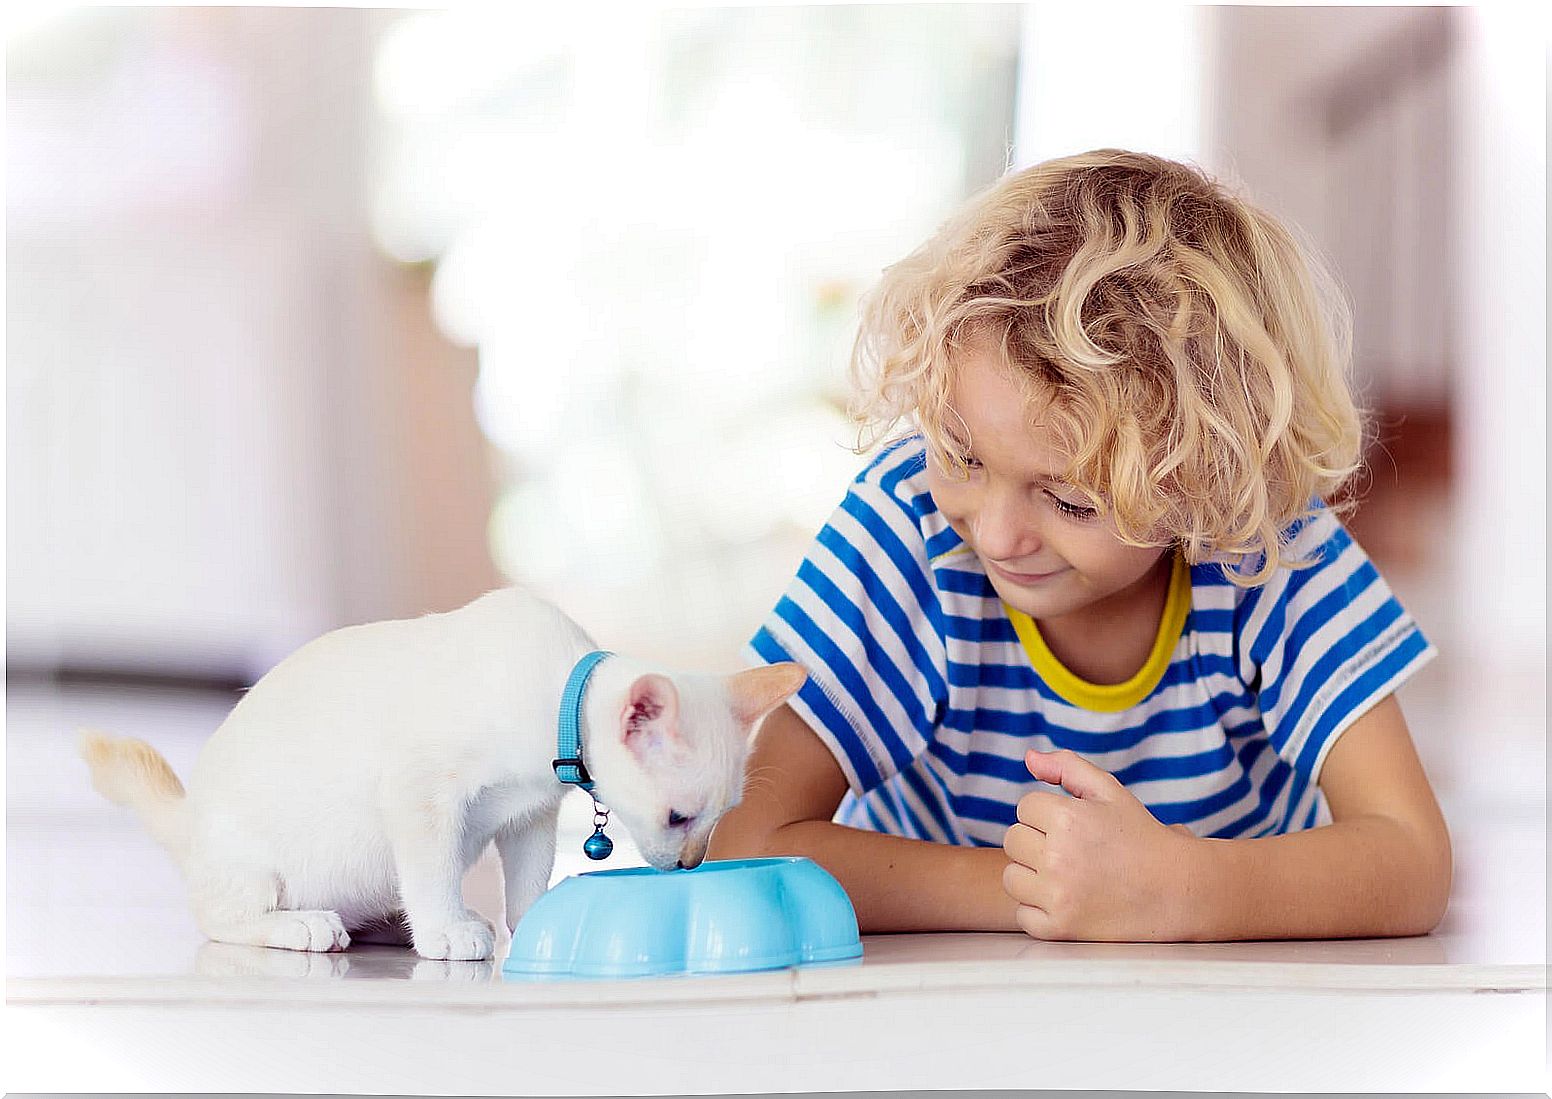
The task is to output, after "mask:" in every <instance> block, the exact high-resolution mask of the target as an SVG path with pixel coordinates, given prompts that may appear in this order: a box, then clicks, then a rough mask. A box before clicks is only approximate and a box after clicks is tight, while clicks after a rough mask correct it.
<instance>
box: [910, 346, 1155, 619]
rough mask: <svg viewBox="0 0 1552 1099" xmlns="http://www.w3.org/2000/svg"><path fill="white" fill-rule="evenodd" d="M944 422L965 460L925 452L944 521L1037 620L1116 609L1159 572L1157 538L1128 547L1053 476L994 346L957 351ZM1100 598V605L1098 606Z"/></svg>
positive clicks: (1053, 463)
mask: <svg viewBox="0 0 1552 1099" xmlns="http://www.w3.org/2000/svg"><path fill="white" fill-rule="evenodd" d="M954 365H955V379H954V386H953V390H952V393H951V395H950V402H951V404H952V406H953V409H954V411H955V412H957V413H958V415H959V418H960V419H961V420H963V421H964V426H965V429H966V430H968V432H969V436H968V438H967V437H965V436H964V434H963V433H962V432H961V431H960V430H959V428H958V425H957V423H955V422H954V421H952V420H951V421H950V423H949V424H948V425H946V426H947V428H948V429H949V431H950V433H951V434H954V435H957V436H958V437H959V442H961V443H965V444H968V445H966V446H965V447H964V449H963V450H962V451H961V453H963V454H964V455H966V456H967V457H968V458H970V459H972V461H971V462H970V476H969V479H968V480H960V479H958V477H957V475H956V474H954V473H952V472H950V471H947V470H943V469H941V468H939V467H938V464H937V463H936V462H934V461H931V460H929V461H928V463H927V478H928V480H927V484H928V488H929V489H930V490H931V492H932V497H933V499H934V500H935V501H936V502H937V505H938V509H939V510H940V511H941V512H942V513H943V515H944V517H945V518H946V519H947V520H948V522H949V524H950V525H951V526H952V527H953V528H954V530H955V531H956V532H957V533H958V534H959V536H960V537H961V538H963V539H964V540H965V542H966V543H968V544H969V546H970V547H971V548H972V549H973V550H974V551H975V553H976V555H977V556H978V557H980V559H981V562H982V564H983V565H984V566H985V568H986V575H987V577H988V578H989V579H990V580H991V582H992V587H993V588H994V589H996V592H997V594H998V596H1000V597H1001V599H1002V600H1003V602H1005V603H1007V604H1008V605H1009V606H1011V607H1013V608H1015V609H1017V610H1021V611H1023V612H1024V613H1025V614H1028V615H1029V616H1030V617H1032V618H1035V619H1037V620H1038V619H1043V618H1059V617H1061V616H1063V615H1067V614H1071V613H1073V612H1074V611H1080V610H1086V609H1091V608H1092V609H1096V610H1107V609H1110V608H1112V607H1113V608H1114V609H1116V610H1120V609H1122V608H1123V607H1124V605H1125V604H1126V602H1127V600H1128V598H1129V597H1131V596H1133V595H1136V594H1138V593H1139V592H1140V591H1143V590H1146V589H1147V588H1148V587H1149V586H1150V585H1151V584H1152V583H1155V582H1156V581H1157V580H1158V578H1159V575H1160V573H1158V572H1156V571H1155V566H1157V565H1159V563H1160V561H1161V560H1162V559H1163V557H1164V553H1165V550H1164V548H1163V547H1138V546H1129V545H1127V544H1126V543H1124V542H1122V541H1121V540H1120V539H1119V537H1117V535H1116V532H1115V527H1114V525H1113V524H1112V522H1111V521H1110V520H1109V519H1104V518H1100V517H1099V516H1098V514H1097V513H1096V512H1095V511H1094V510H1093V508H1092V507H1090V506H1089V502H1088V500H1087V499H1086V498H1085V496H1084V495H1083V494H1082V493H1081V492H1079V491H1077V490H1075V489H1074V488H1072V487H1071V486H1070V485H1067V484H1065V483H1064V482H1062V481H1061V480H1060V472H1061V470H1062V469H1064V468H1065V466H1066V460H1065V459H1066V455H1065V454H1064V453H1063V452H1061V451H1060V450H1059V449H1057V447H1056V444H1055V442H1054V440H1053V438H1052V436H1051V433H1050V431H1049V430H1048V429H1047V428H1045V427H1043V426H1042V424H1041V423H1040V422H1039V420H1038V419H1037V420H1036V422H1035V423H1034V424H1033V425H1031V423H1030V421H1029V415H1028V411H1027V405H1026V403H1025V397H1024V393H1023V391H1022V390H1021V389H1020V388H1019V387H1018V386H1017V385H1016V384H1015V383H1014V382H1013V380H1012V379H1011V378H1010V377H1008V376H1007V374H1006V373H1005V370H1006V367H1004V366H1003V362H1002V358H1001V356H1000V354H999V353H998V352H997V351H996V350H995V349H993V348H989V347H986V346H984V345H982V344H979V343H977V344H975V345H972V346H971V347H970V348H967V349H966V350H965V351H963V352H961V354H960V355H959V356H958V357H957V358H956V360H955V364H954ZM1102 604H1104V605H1105V606H1101V605H1102Z"/></svg>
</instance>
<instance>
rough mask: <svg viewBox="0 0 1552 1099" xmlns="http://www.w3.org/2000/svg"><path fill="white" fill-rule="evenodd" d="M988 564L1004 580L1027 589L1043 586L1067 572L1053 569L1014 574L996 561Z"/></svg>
mask: <svg viewBox="0 0 1552 1099" xmlns="http://www.w3.org/2000/svg"><path fill="white" fill-rule="evenodd" d="M987 564H988V565H990V566H991V568H992V570H993V571H994V572H996V573H997V575H998V576H1001V577H1002V578H1003V579H1004V580H1008V581H1010V582H1012V583H1014V584H1021V585H1024V586H1026V587H1028V586H1032V585H1035V584H1043V583H1045V582H1046V581H1047V580H1049V579H1051V578H1052V577H1053V576H1059V575H1060V574H1061V573H1063V572H1065V571H1066V570H1065V569H1053V570H1052V571H1051V572H1014V571H1013V570H1011V569H1005V568H1003V567H1002V566H1001V565H999V564H997V563H996V562H995V561H988V562H987Z"/></svg>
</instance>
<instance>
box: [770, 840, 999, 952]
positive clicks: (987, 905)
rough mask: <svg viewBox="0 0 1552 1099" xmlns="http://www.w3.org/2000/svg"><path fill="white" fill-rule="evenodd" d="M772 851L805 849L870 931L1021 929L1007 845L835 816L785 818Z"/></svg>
mask: <svg viewBox="0 0 1552 1099" xmlns="http://www.w3.org/2000/svg"><path fill="white" fill-rule="evenodd" d="M764 847H765V853H766V854H767V855H802V856H806V857H807V858H811V859H813V860H814V861H815V862H817V863H818V864H819V865H820V866H823V867H824V868H825V869H826V870H828V871H829V872H830V873H831V874H832V875H834V877H835V879H836V880H837V881H839V882H840V883H841V886H842V887H843V888H844V889H845V890H846V893H847V896H849V897H850V898H851V903H852V907H853V908H855V909H856V910H857V924H858V926H859V928H860V929H861V930H862V932H863V933H864V934H879V933H883V932H890V931H1017V930H1019V926H1018V924H1017V922H1015V920H1014V918H1013V913H1014V910H1015V908H1016V907H1017V906H1016V905H1015V904H1014V902H1013V900H1012V899H1011V898H1010V897H1009V896H1008V894H1007V893H1006V892H1005V891H1004V890H1003V887H1002V872H1003V868H1004V867H1005V866H1006V865H1007V863H1008V858H1007V855H1005V854H1004V853H1003V850H1002V848H1000V847H953V846H949V845H947V844H941V843H928V842H926V841H923V840H913V839H903V838H901V837H899V836H886V835H882V834H880V833H877V832H867V831H863V830H861V829H857V828H849V827H847V826H846V825H843V824H832V823H830V822H829V821H816V820H805V821H797V822H795V823H793V824H787V825H784V826H782V827H780V828H778V829H776V830H775V831H774V832H773V833H771V835H770V837H769V838H768V839H767V840H766V842H765V844H764Z"/></svg>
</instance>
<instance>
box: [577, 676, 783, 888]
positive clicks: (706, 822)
mask: <svg viewBox="0 0 1552 1099" xmlns="http://www.w3.org/2000/svg"><path fill="white" fill-rule="evenodd" d="M608 663H609V664H610V665H614V666H613V667H607V674H606V668H605V667H601V668H600V669H599V671H598V673H596V674H595V682H594V684H593V685H592V686H590V687H589V689H588V701H587V727H586V731H585V733H584V743H583V754H584V757H585V759H586V762H587V767H588V770H589V771H590V772H591V773H592V777H593V780H594V782H595V784H596V791H597V794H598V799H599V800H600V801H602V802H603V803H604V804H605V805H606V806H608V808H609V811H610V813H611V815H612V817H613V818H614V819H615V820H618V821H619V822H620V823H621V824H623V825H624V826H625V828H626V829H627V830H628V831H629V832H630V834H631V838H632V839H634V840H635V841H636V846H637V848H638V849H640V851H641V854H642V857H643V858H645V859H646V860H647V862H648V863H650V864H651V865H652V866H654V867H656V868H657V869H659V870H672V869H674V868H675V867H684V868H693V867H696V866H699V865H700V863H701V860H702V859H704V858H705V857H706V845H707V843H708V842H710V840H711V830H712V827H713V826H714V825H715V824H716V823H717V821H718V819H719V818H721V816H722V814H724V813H726V812H727V811H728V810H729V809H731V808H732V807H733V806H735V805H737V804H738V802H739V799H740V798H741V797H742V796H743V791H744V761H745V760H746V759H747V758H748V754H749V734H750V732H751V731H752V730H753V729H754V727H755V726H756V725H757V724H759V722H760V720H761V719H762V718H763V717H765V716H766V715H767V714H769V713H770V712H771V711H772V710H774V709H776V707H778V706H780V705H781V704H782V703H783V702H785V701H787V699H789V698H790V697H792V695H793V693H794V692H796V691H797V689H798V688H799V687H801V686H802V685H803V681H804V680H805V679H806V678H807V675H808V673H806V672H805V671H804V670H803V669H802V668H801V667H800V666H799V665H797V664H791V663H784V664H771V665H768V666H766V667H763V668H752V669H750V670H748V671H744V672H738V673H737V674H735V675H730V676H713V675H671V674H669V673H666V672H658V671H648V670H646V669H645V668H644V667H642V666H639V665H635V663H634V662H632V661H629V660H627V659H625V658H620V657H616V658H613V659H611V660H610V661H609V662H608Z"/></svg>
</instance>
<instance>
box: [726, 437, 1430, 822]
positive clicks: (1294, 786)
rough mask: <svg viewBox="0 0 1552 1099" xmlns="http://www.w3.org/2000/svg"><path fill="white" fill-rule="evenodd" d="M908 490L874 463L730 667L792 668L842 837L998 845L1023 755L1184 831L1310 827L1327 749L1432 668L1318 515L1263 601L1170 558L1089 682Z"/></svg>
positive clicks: (902, 462)
mask: <svg viewBox="0 0 1552 1099" xmlns="http://www.w3.org/2000/svg"><path fill="white" fill-rule="evenodd" d="M925 474H926V455H925V447H924V444H923V442H922V440H921V438H920V437H919V436H915V437H912V438H910V439H906V440H902V441H901V442H898V443H896V444H894V445H892V446H891V447H889V448H887V449H886V450H885V451H884V452H883V453H881V454H880V455H879V456H878V457H877V458H875V459H874V460H873V461H872V462H871V463H870V464H869V465H868V466H867V468H866V469H864V470H863V472H862V473H861V474H860V475H858V477H857V478H856V480H855V481H853V482H852V484H851V486H850V488H849V490H848V491H847V493H846V497H845V499H844V500H842V502H841V504H840V507H839V508H837V509H836V511H835V513H834V515H833V516H832V517H831V519H830V521H829V522H828V523H827V524H826V525H825V527H824V529H822V530H821V531H820V532H819V535H818V537H817V538H816V539H815V541H814V544H813V546H812V548H811V549H810V550H809V552H808V555H807V556H806V557H805V559H804V560H803V562H802V564H801V566H800V567H799V568H798V572H797V576H796V577H795V578H794V579H793V581H792V583H791V585H790V586H789V587H788V589H787V591H786V593H785V594H784V595H783V596H782V597H781V600H780V601H779V602H778V603H777V605H776V607H775V609H774V610H773V611H772V613H771V614H770V616H769V618H768V619H767V621H766V622H765V624H764V625H763V626H762V627H761V629H760V630H759V632H758V633H757V634H756V635H755V636H754V638H753V639H752V640H751V641H750V643H749V645H748V646H747V648H746V649H745V653H744V655H745V657H746V658H747V659H748V660H749V661H750V662H751V663H760V662H765V663H774V662H776V661H781V660H795V661H797V662H798V663H799V664H801V665H803V666H804V667H805V668H806V669H807V670H808V672H809V678H808V681H807V682H806V683H805V684H804V685H803V687H802V689H801V690H800V691H799V692H798V694H797V695H795V696H793V698H792V699H791V700H790V705H791V706H792V707H793V709H794V710H796V711H797V713H798V714H800V715H801V716H802V717H803V719H804V720H805V721H806V722H807V723H808V724H809V726H810V727H811V728H812V729H813V730H814V732H815V733H816V734H818V736H819V738H820V739H821V740H822V741H824V743H825V744H826V746H827V747H829V749H830V751H831V752H832V753H833V754H834V756H835V758H836V760H837V762H839V764H840V766H841V769H842V770H843V771H844V772H845V774H846V778H847V781H848V783H849V784H850V789H849V791H848V792H847V794H846V797H845V799H844V800H843V801H842V803H841V805H840V808H839V809H838V810H837V813H836V820H837V821H839V822H840V823H842V824H848V825H851V826H853V827H858V828H866V829H871V830H873V831H878V832H887V833H891V834H894V835H900V836H908V837H911V838H915V839H924V840H933V841H936V842H939V843H952V844H962V845H971V844H974V845H982V846H999V845H1001V843H1002V839H1003V835H1004V833H1005V832H1006V831H1007V829H1008V827H1009V826H1010V825H1011V824H1013V822H1014V820H1015V819H1016V818H1015V811H1016V807H1017V804H1018V801H1019V799H1020V798H1021V797H1023V796H1024V795H1025V794H1027V793H1029V792H1031V791H1032V790H1035V789H1039V788H1042V787H1043V784H1042V783H1040V782H1038V781H1037V780H1035V779H1034V778H1033V777H1031V775H1030V774H1029V771H1028V769H1027V768H1026V767H1025V765H1024V752H1025V751H1026V750H1027V749H1030V748H1034V749H1037V750H1040V751H1055V750H1057V749H1063V748H1066V749H1071V750H1072V751H1074V752H1076V753H1078V754H1079V755H1081V756H1083V757H1084V758H1086V759H1088V760H1089V761H1091V762H1092V763H1094V764H1096V765H1097V766H1099V767H1102V768H1104V769H1105V770H1106V771H1109V772H1111V773H1112V774H1114V775H1115V776H1116V778H1117V779H1119V780H1120V781H1121V782H1122V783H1123V784H1124V785H1125V786H1126V787H1127V789H1129V790H1130V791H1131V792H1132V793H1133V794H1134V795H1135V796H1136V797H1137V798H1138V799H1139V800H1140V801H1142V803H1143V804H1145V805H1146V806H1148V808H1149V809H1150V810H1151V811H1152V812H1153V814H1154V816H1155V817H1157V818H1158V819H1159V820H1160V821H1162V822H1163V823H1165V824H1185V825H1186V826H1187V827H1189V828H1190V829H1191V830H1192V831H1193V832H1195V833H1196V834H1198V835H1202V836H1218V837H1236V836H1244V837H1251V836H1265V835H1272V834H1276V833H1281V832H1289V831H1296V830H1298V829H1303V828H1309V827H1312V826H1314V825H1316V824H1320V823H1325V822H1326V821H1328V820H1329V819H1330V818H1329V812H1328V811H1327V809H1326V806H1325V802H1324V799H1323V797H1322V796H1321V794H1320V790H1319V787H1318V786H1317V780H1318V779H1319V777H1320V769H1321V765H1322V763H1323V762H1324V760H1325V758H1326V754H1327V753H1328V752H1329V751H1330V750H1331V746H1332V745H1333V744H1334V743H1335V742H1336V739H1337V737H1338V736H1340V735H1341V734H1342V732H1343V730H1345V729H1346V728H1347V727H1348V726H1349V725H1351V724H1352V723H1353V722H1354V721H1355V720H1357V719H1358V718H1359V717H1360V716H1362V714H1363V713H1364V712H1365V711H1366V710H1368V709H1369V708H1370V707H1371V706H1373V705H1374V704H1375V703H1377V702H1379V701H1380V700H1382V699H1383V698H1384V697H1385V696H1386V695H1388V694H1390V693H1391V692H1392V691H1394V690H1395V689H1396V688H1397V686H1399V685H1400V684H1401V683H1402V682H1403V681H1404V680H1406V679H1407V678H1408V677H1410V676H1411V675H1412V674H1413V673H1414V672H1416V671H1417V670H1418V669H1419V668H1420V667H1422V666H1423V665H1424V664H1426V663H1427V662H1428V661H1429V660H1431V659H1432V658H1433V657H1434V656H1435V655H1436V650H1435V649H1434V648H1433V646H1432V645H1431V644H1429V642H1428V641H1427V640H1426V639H1425V638H1424V637H1423V635H1422V633H1421V632H1420V631H1419V630H1418V628H1417V626H1416V624H1415V623H1414V622H1413V621H1412V619H1411V617H1410V616H1408V614H1407V613H1406V612H1405V611H1404V610H1403V609H1402V607H1401V605H1400V604H1399V603H1398V602H1397V601H1396V599H1395V597H1394V595H1393V594H1392V593H1391V591H1390V588H1389V587H1388V586H1387V585H1386V584H1385V582H1384V580H1383V579H1381V578H1380V576H1379V574H1378V573H1377V572H1376V571H1375V569H1374V565H1373V564H1372V563H1371V562H1370V560H1369V558H1368V556H1367V555H1366V554H1365V553H1364V552H1363V550H1362V549H1360V548H1359V546H1358V545H1357V543H1355V542H1354V541H1353V540H1352V538H1351V536H1350V535H1349V534H1348V533H1347V531H1346V530H1345V529H1344V528H1343V527H1342V525H1341V524H1340V522H1338V521H1337V519H1336V518H1335V517H1334V516H1333V515H1331V514H1330V513H1325V512H1323V513H1321V514H1320V515H1319V516H1318V517H1316V518H1313V519H1310V520H1308V521H1302V522H1301V523H1299V524H1297V525H1296V527H1295V528H1293V529H1292V530H1291V531H1290V532H1289V533H1290V536H1291V543H1290V550H1291V552H1292V553H1293V554H1294V555H1296V556H1298V557H1301V558H1303V557H1312V556H1314V557H1318V559H1319V563H1318V564H1316V565H1314V566H1312V567H1310V568H1306V569H1297V570H1295V569H1290V568H1283V569H1280V570H1278V571H1277V572H1276V573H1275V574H1274V575H1273V576H1272V578H1271V579H1270V580H1268V581H1267V582H1266V583H1265V584H1264V585H1262V586H1260V587H1256V588H1250V589H1246V588H1241V587H1237V586H1236V585H1234V584H1232V583H1231V582H1230V581H1229V580H1228V579H1227V578H1225V577H1224V575H1223V573H1222V570H1221V569H1220V568H1219V567H1218V566H1216V565H1196V566H1187V565H1185V564H1184V562H1183V561H1182V560H1180V559H1179V558H1178V557H1177V559H1176V562H1175V566H1174V572H1173V576H1172V579H1171V584H1170V592H1169V596H1168V598H1167V600H1166V605H1165V611H1164V614H1163V616H1162V621H1161V623H1160V626H1159V631H1158V635H1157V638H1156V641H1155V643H1154V647H1153V652H1152V655H1151V656H1150V658H1149V659H1148V661H1147V663H1146V664H1145V665H1144V667H1143V668H1142V670H1141V671H1140V672H1139V673H1138V674H1137V675H1136V676H1134V677H1133V678H1132V679H1131V680H1129V681H1128V682H1126V683H1122V684H1115V685H1095V684H1090V683H1086V682H1085V681H1083V680H1082V679H1080V678H1079V677H1077V676H1076V675H1074V674H1073V673H1072V672H1070V671H1068V670H1067V669H1066V668H1064V667H1063V666H1062V665H1061V663H1060V662H1059V661H1058V660H1057V659H1056V657H1055V656H1054V655H1053V654H1052V653H1051V651H1050V650H1049V649H1048V648H1047V647H1046V646H1045V644H1044V643H1043V641H1042V640H1041V638H1040V631H1039V628H1038V626H1037V625H1036V624H1035V622H1034V621H1033V620H1032V619H1030V618H1029V617H1028V616H1026V615H1023V614H1022V613H1020V612H1018V611H1016V610H1013V609H1012V608H1010V607H1008V606H1006V605H1005V604H1004V603H1002V601H1001V600H1000V599H999V598H998V596H997V594H996V592H995V591H994V590H993V588H992V586H991V583H990V582H989V581H988V580H987V578H986V574H985V572H984V570H983V568H982V566H981V563H980V560H979V558H978V557H977V556H976V554H975V553H974V552H973V551H972V550H971V549H970V547H968V546H967V545H965V544H964V542H963V541H962V540H961V539H960V538H959V536H958V535H957V534H956V533H955V532H954V531H953V530H952V529H951V528H950V527H949V525H948V522H947V521H946V520H945V519H944V518H943V516H942V515H940V514H939V512H938V509H937V506H936V505H935V504H934V502H933V499H932V496H931V494H930V493H929V492H928V491H927V487H926V480H925ZM1312 551H1314V552H1312ZM1045 788H1047V789H1049V787H1045Z"/></svg>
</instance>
